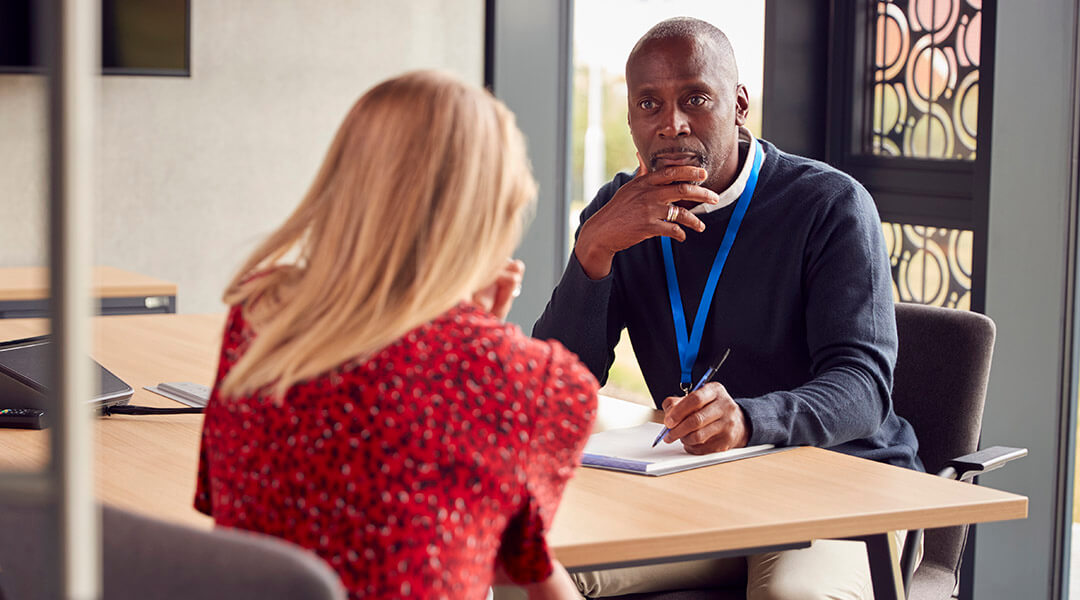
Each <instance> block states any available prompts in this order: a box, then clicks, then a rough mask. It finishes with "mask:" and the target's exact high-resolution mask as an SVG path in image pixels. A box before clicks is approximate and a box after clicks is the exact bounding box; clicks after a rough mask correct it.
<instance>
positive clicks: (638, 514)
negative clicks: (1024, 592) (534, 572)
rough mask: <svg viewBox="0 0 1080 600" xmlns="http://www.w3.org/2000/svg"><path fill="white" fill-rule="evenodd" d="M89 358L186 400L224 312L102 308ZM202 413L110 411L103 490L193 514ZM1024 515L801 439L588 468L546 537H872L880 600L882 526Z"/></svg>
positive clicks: (0, 328)
mask: <svg viewBox="0 0 1080 600" xmlns="http://www.w3.org/2000/svg"><path fill="white" fill-rule="evenodd" d="M94 323H95V335H94V340H95V344H94V347H95V351H94V357H95V358H96V359H97V360H98V362H101V363H102V364H103V365H104V366H105V367H106V368H108V369H110V370H112V371H113V372H114V373H116V374H117V375H118V376H120V378H122V379H124V380H125V381H127V382H128V383H129V384H131V386H132V387H134V388H135V389H136V392H135V396H134V398H132V403H135V404H141V405H151V406H178V404H176V403H174V402H172V401H171V400H168V399H165V398H162V397H160V396H157V395H155V394H152V393H150V392H147V391H145V390H143V389H142V386H144V385H150V384H155V383H159V382H162V381H193V382H198V383H206V384H209V383H211V381H212V377H213V373H214V369H215V367H216V361H217V352H218V347H219V344H220V335H221V328H222V326H223V317H221V316H205V315H145V316H128V317H110V318H98V319H96V320H95V322H94ZM46 326H47V322H45V321H41V320H7V321H0V340H6V339H13V338H18V337H26V336H29V335H36V334H39V333H41V332H42V331H43V330H44V329H45V328H46ZM656 416H657V413H656V411H653V410H652V409H649V408H646V407H642V406H638V405H632V404H629V403H626V402H622V401H619V400H613V399H602V402H601V411H600V419H599V422H598V429H604V428H611V427H623V426H631V425H635V424H638V423H641V422H644V421H647V420H653V419H655V418H656ZM201 420H202V417H201V416H200V415H171V416H163V417H158V416H139V417H125V416H113V417H109V418H106V419H102V420H101V421H99V422H98V424H97V435H98V444H97V448H98V455H97V467H98V471H97V474H96V475H97V485H98V493H99V495H100V497H101V498H102V500H103V501H105V502H107V503H109V504H112V505H115V506H118V507H121V508H124V509H127V510H131V511H134V512H140V513H145V514H149V515H152V516H156V517H158V518H161V519H165V520H168V521H172V522H178V523H185V524H188V525H192V526H195V527H210V526H211V525H212V523H211V521H210V519H209V518H207V517H206V516H204V515H202V514H200V513H198V512H196V511H195V510H194V508H192V504H191V503H192V498H193V495H194V491H195V476H196V468H197V462H198V443H199V432H200V427H201ZM46 444H47V440H46V436H45V435H44V433H43V432H36V431H16V430H0V469H6V470H25V469H29V468H35V467H38V466H40V465H42V464H43V463H44V461H45V458H46V451H47V450H46ZM1026 516H1027V499H1026V498H1025V497H1023V496H1018V495H1015V494H1010V493H1007V492H1002V491H998V490H994V489H989V488H984V487H979V486H974V485H970V484H966V483H959V482H955V481H948V480H944V479H940V478H937V477H933V476H930V475H926V474H923V473H916V472H914V471H909V470H906V469H900V468H897V467H891V466H888V465H883V464H880V463H875V462H871V461H867V460H863V459H858V458H854V457H850V456H846V455H843V454H838V453H835V452H830V451H827V450H821V449H818V448H796V449H791V450H787V451H784V452H779V453H776V454H770V455H767V456H762V457H758V458H754V459H751V460H745V461H737V462H733V463H726V464H723V465H717V466H713V467H707V468H703V469H696V470H692V471H686V472H683V473H676V474H673V475H667V476H664V477H643V476H637V475H629V474H624V473H616V472H611V471H601V470H595V469H580V470H578V472H577V474H576V475H575V477H574V479H573V480H572V481H571V482H570V484H569V486H568V487H567V490H566V493H565V495H564V497H563V500H562V505H561V507H560V509H559V512H558V514H557V515H556V518H555V522H554V525H553V528H552V531H551V533H550V536H549V544H550V546H551V547H552V548H553V549H554V550H555V552H556V554H557V555H558V557H559V559H560V560H561V561H562V562H563V564H565V565H566V566H567V567H568V568H570V569H575V570H581V569H585V568H596V567H600V566H628V565H633V564H644V563H651V562H664V561H670V560H678V559H681V558H696V557H702V556H725V555H742V554H747V553H750V552H753V551H756V550H762V549H769V548H776V547H785V546H798V545H805V544H806V543H807V542H809V541H810V540H814V539H823V538H849V537H863V538H865V539H866V540H867V542H868V549H869V551H870V556H871V563H872V565H873V567H872V568H873V569H874V572H875V579H876V580H879V581H885V582H887V583H888V582H891V583H892V584H893V585H892V589H891V590H889V589H885V590H884V592H882V591H880V590H881V589H882V588H875V593H876V595H877V597H878V598H879V600H881V599H882V598H885V597H902V593H903V592H902V590H899V592H897V590H896V589H895V582H896V570H895V568H894V566H893V560H892V558H893V555H892V553H894V552H895V549H894V548H891V547H890V546H889V542H888V540H889V539H890V536H888V535H885V532H887V531H891V530H896V529H917V528H928V527H942V526H950V525H959V524H963V523H980V522H986V521H999V520H1006V519H1020V518H1025V517H1026Z"/></svg>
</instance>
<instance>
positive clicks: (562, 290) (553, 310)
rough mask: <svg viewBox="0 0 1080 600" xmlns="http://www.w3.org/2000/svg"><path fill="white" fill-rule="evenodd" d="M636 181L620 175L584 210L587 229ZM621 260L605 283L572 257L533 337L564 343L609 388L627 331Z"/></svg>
mask: <svg viewBox="0 0 1080 600" xmlns="http://www.w3.org/2000/svg"><path fill="white" fill-rule="evenodd" d="M630 177H631V176H629V175H626V174H623V173H620V174H619V175H618V176H616V178H615V179H613V180H612V181H610V182H608V183H607V184H606V185H605V186H604V187H602V188H600V191H599V192H597V194H596V197H595V198H593V201H592V202H590V203H589V205H588V206H586V207H585V209H584V210H582V211H581V222H580V223H579V224H578V228H577V231H575V232H574V240H575V241H576V240H577V237H578V234H579V233H581V225H583V224H584V223H585V221H587V220H589V217H591V216H592V215H594V214H595V213H596V211H598V210H600V208H601V207H602V206H603V205H604V204H606V203H607V201H608V200H610V199H611V197H612V196H614V195H615V192H616V191H617V190H618V189H619V188H620V187H622V185H623V184H624V183H625V182H626V181H628V180H629V178H630ZM616 262H617V261H612V265H611V272H610V273H608V274H607V276H606V277H603V278H601V279H595V280H594V279H590V278H589V276H588V275H586V274H585V270H584V269H582V267H581V263H579V262H578V260H577V256H576V255H575V254H574V253H573V252H571V253H570V260H569V262H568V263H567V265H566V270H565V271H563V275H562V279H561V280H560V281H559V284H558V285H557V286H556V287H555V290H554V291H553V292H552V293H551V299H550V300H549V301H548V304H547V307H545V308H544V312H543V314H541V315H540V318H539V319H537V321H536V323H535V324H534V325H533V330H532V335H533V337H535V338H538V339H542V340H551V339H553V340H558V341H559V342H561V343H562V344H563V345H564V346H566V348H567V349H568V350H570V351H571V352H573V353H575V354H577V355H578V358H580V359H581V362H583V363H585V366H586V367H588V369H589V371H590V372H591V373H592V374H593V376H594V377H596V379H597V380H598V381H599V382H600V385H604V384H605V383H606V382H607V375H608V369H609V368H610V367H611V363H612V362H614V360H615V345H616V344H618V343H619V336H620V335H621V334H622V329H623V326H624V323H623V317H622V312H621V310H620V306H619V301H618V298H617V296H618V294H617V293H616V292H615V275H616V269H617V268H618V267H617V266H616Z"/></svg>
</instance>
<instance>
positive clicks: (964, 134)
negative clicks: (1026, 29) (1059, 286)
mask: <svg viewBox="0 0 1080 600" xmlns="http://www.w3.org/2000/svg"><path fill="white" fill-rule="evenodd" d="M837 6H838V11H837V13H838V18H837V20H836V22H835V25H836V26H837V29H838V31H839V35H837V36H835V40H836V41H835V44H836V45H835V46H834V50H835V52H836V56H839V57H840V59H839V60H838V61H837V62H836V64H834V65H833V66H834V67H838V68H839V71H840V76H839V77H837V78H836V81H837V82H839V83H840V85H839V86H837V87H836V88H834V89H833V90H831V93H832V94H833V98H832V100H831V101H830V110H831V115H832V117H833V119H832V120H833V122H834V123H836V124H837V125H838V127H836V128H835V130H834V131H832V132H830V135H831V139H830V147H829V160H830V161H831V162H833V163H834V164H837V165H838V166H840V168H842V169H844V170H846V171H848V172H849V173H851V174H852V175H853V176H855V178H856V179H858V180H859V181H861V182H862V183H863V184H864V185H866V187H867V188H868V189H869V190H870V192H871V193H872V194H873V196H874V199H875V201H876V202H877V204H878V210H879V211H880V212H881V216H882V220H883V221H884V231H885V239H886V242H887V243H888V247H889V254H890V260H891V263H892V271H893V284H894V287H893V291H894V297H895V299H896V300H897V301H900V302H918V303H922V304H932V305H935V306H948V307H952V308H962V309H972V308H974V309H976V310H981V309H982V300H981V299H982V297H983V294H984V289H983V283H982V277H983V275H982V274H983V273H984V271H985V263H984V261H985V252H983V251H981V250H980V249H981V248H985V244H986V240H985V230H986V214H987V204H986V202H987V199H986V189H987V175H986V173H987V171H986V168H987V165H988V161H987V157H986V156H985V155H984V154H980V153H978V152H977V150H978V146H979V141H980V139H981V138H985V137H987V136H988V133H989V132H988V130H984V131H982V135H980V127H979V113H980V112H986V111H987V110H988V106H989V103H988V99H989V94H986V97H985V98H983V99H982V101H981V103H980V94H979V91H980V86H982V87H983V91H984V92H987V91H988V90H989V89H990V88H989V83H988V81H986V80H988V76H987V74H986V73H987V72H988V71H989V70H988V69H984V68H983V67H984V65H983V63H984V62H985V61H983V60H981V58H982V57H988V56H990V55H992V53H990V52H986V48H984V45H985V44H986V42H987V41H988V40H984V39H983V34H984V31H985V23H986V22H987V21H986V20H985V18H984V13H985V12H986V11H985V10H984V7H983V3H982V1H981V0H862V1H860V2H851V3H838V4H837ZM990 41H992V40H990Z"/></svg>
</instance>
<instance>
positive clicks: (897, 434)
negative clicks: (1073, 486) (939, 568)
mask: <svg viewBox="0 0 1080 600" xmlns="http://www.w3.org/2000/svg"><path fill="white" fill-rule="evenodd" d="M626 85H627V97H628V105H629V106H628V110H629V115H628V118H629V125H630V131H631V133H632V135H633V139H634V144H635V146H636V147H637V150H638V161H639V168H638V170H637V172H636V174H634V175H627V174H624V173H620V174H617V175H616V176H615V178H614V179H613V180H612V181H611V182H609V183H607V184H606V185H605V186H604V187H602V188H601V189H600V191H599V193H598V194H597V195H596V198H595V199H594V200H593V201H592V202H591V203H590V204H589V205H588V206H587V207H586V208H585V210H584V211H583V212H582V215H581V226H580V227H579V229H578V232H577V241H576V244H575V246H574V251H573V254H572V256H571V259H570V262H569V264H568V265H567V268H566V272H565V273H564V274H563V277H562V280H561V282H560V283H559V285H558V287H557V288H556V289H555V291H554V292H553V294H552V297H551V301H550V302H549V304H548V306H547V309H546V310H545V311H544V314H543V315H542V316H541V317H540V319H539V320H538V321H537V323H536V325H535V327H534V330H533V335H535V336H536V337H540V338H556V339H558V340H560V341H562V342H563V343H564V344H565V345H566V346H567V347H568V348H569V349H570V350H572V351H574V352H576V353H577V354H578V355H579V357H580V358H581V359H582V361H584V362H585V364H586V365H587V366H588V367H589V368H590V370H592V372H593V374H594V375H596V377H597V378H598V379H599V380H600V381H601V382H602V383H603V382H604V381H605V380H606V378H607V371H608V368H609V367H610V365H611V362H612V360H613V357H614V352H613V349H614V346H615V344H616V343H617V342H618V339H619V335H620V333H621V331H622V329H623V328H624V327H625V328H626V329H627V331H628V333H629V335H630V341H631V343H632V344H633V347H634V352H635V354H636V356H637V360H638V362H639V364H640V366H641V368H642V372H643V374H644V376H645V380H646V383H647V384H648V386H649V391H650V393H651V395H652V397H653V399H654V401H655V402H656V403H657V406H658V407H659V408H663V409H664V412H665V417H664V420H665V421H664V422H665V425H666V426H667V427H669V428H670V429H671V432H670V433H669V434H668V435H667V436H666V437H665V440H666V441H667V442H668V443H670V442H673V441H675V440H682V442H683V444H684V446H685V447H686V450H687V451H688V452H692V453H706V452H715V451H721V450H727V449H729V448H735V447H742V446H746V445H752V444H763V443H771V444H776V445H778V446H798V445H813V446H820V447H825V448H831V449H833V450H837V451H839V452H845V453H848V454H853V455H856V456H861V457H864V458H869V459H872V460H878V461H882V462H887V463H890V464H893V465H899V466H902V467H907V468H913V469H922V465H921V463H920V462H919V459H918V457H917V456H916V450H917V446H918V445H917V442H916V440H915V435H914V432H913V431H912V429H911V426H910V425H909V424H908V423H907V422H906V421H904V420H903V419H902V418H900V417H898V416H897V415H896V414H895V413H894V412H893V410H892V402H891V399H890V390H891V388H892V373H893V366H894V363H895V360H896V344H897V342H896V324H895V319H894V312H893V300H892V290H891V279H890V273H889V263H888V257H887V255H886V252H885V249H884V241H883V237H882V233H881V223H880V221H879V219H878V216H877V212H876V209H875V207H874V204H873V201H872V200H871V198H870V196H869V194H868V193H867V192H866V190H865V189H863V187H862V186H860V185H859V184H858V183H857V182H855V181H854V180H853V179H851V178H850V177H848V176H847V175H845V174H843V173H841V172H839V171H836V170H835V169H832V168H830V167H829V166H828V165H825V164H822V163H819V162H816V161H813V160H809V159H806V158H801V157H798V156H794V155H791V154H787V153H784V152H783V151H781V150H779V149H778V148H776V147H775V146H773V145H772V144H769V143H768V142H765V141H762V140H755V139H754V138H753V136H752V135H751V134H750V132H749V131H748V130H747V129H745V128H744V127H743V124H744V123H745V121H746V116H747V111H748V108H749V98H748V94H747V90H746V88H745V87H744V86H743V85H741V84H739V83H738V71H737V68H736V64H735V58H734V53H733V52H732V49H731V45H730V43H729V42H728V40H727V38H726V36H725V35H724V34H723V32H721V31H720V30H719V29H716V28H715V27H713V26H712V25H709V24H708V23H705V22H703V21H699V20H696V19H688V18H679V19H671V20H668V21H664V22H661V23H660V24H658V25H656V26H655V27H653V28H652V29H651V30H650V31H649V32H647V33H646V34H645V36H644V37H642V38H641V40H639V41H638V43H637V45H636V46H635V47H634V49H633V50H632V51H631V53H630V56H629V58H628V59H627V62H626ZM699 305H700V306H701V308H700V309H699ZM727 349H730V356H729V358H728V359H727V361H726V362H725V363H724V364H723V366H722V367H721V368H720V370H719V371H718V373H717V376H716V377H715V378H714V379H716V380H717V381H716V382H712V383H707V384H705V385H704V386H702V387H701V388H700V389H698V390H697V391H694V392H693V393H689V394H686V393H685V391H686V390H687V389H688V388H689V387H690V386H691V385H692V384H693V383H696V382H697V381H698V378H700V377H701V376H702V374H703V373H704V372H705V370H706V369H707V368H708V367H709V366H710V365H713V364H715V363H716V361H717V359H718V358H719V357H720V356H721V355H722V354H724V352H725V350H727ZM657 509H658V510H663V508H662V507H657ZM898 535H899V534H898ZM740 560H741V559H740ZM732 572H734V573H735V575H734V577H733V576H732V575H731V573H732ZM741 577H746V578H747V579H746V580H747V592H748V597H750V598H791V597H797V598H819V597H820V598H825V597H829V598H838V597H843V598H848V597H851V598H865V597H870V596H871V595H872V594H871V591H870V581H869V572H868V569H867V566H866V553H865V547H864V546H863V545H862V544H860V543H856V542H842V541H818V542H815V543H814V544H813V545H812V546H811V547H810V548H806V549H802V550H793V551H788V552H776V553H769V554H764V555H758V556H751V557H748V558H747V559H745V560H742V562H739V563H735V564H734V566H733V563H731V561H705V562H698V563H681V564H678V565H672V566H666V565H661V566H657V567H649V568H637V569H620V570H615V571H608V572H601V573H592V574H586V575H582V576H578V577H577V583H578V585H579V588H581V589H582V591H583V592H584V593H586V594H588V595H590V596H591V595H609V594H617V593H628V592H634V591H643V590H647V589H665V588H674V587H686V586H687V585H701V584H703V583H709V582H713V583H724V582H727V583H731V582H732V581H733V580H734V581H738V580H739V579H740V578H741Z"/></svg>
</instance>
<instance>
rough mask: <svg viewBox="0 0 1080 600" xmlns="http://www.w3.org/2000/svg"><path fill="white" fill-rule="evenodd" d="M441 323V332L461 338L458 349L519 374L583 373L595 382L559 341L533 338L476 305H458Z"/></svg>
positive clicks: (577, 376) (577, 375) (562, 374)
mask: <svg viewBox="0 0 1080 600" xmlns="http://www.w3.org/2000/svg"><path fill="white" fill-rule="evenodd" d="M441 320H442V321H443V323H442V324H441V329H442V330H443V331H444V332H454V333H453V334H452V335H457V336H459V339H458V341H459V342H460V345H459V347H460V348H462V349H463V350H465V351H466V352H467V353H469V354H471V355H472V356H473V357H474V358H477V359H486V361H492V362H495V363H501V364H503V365H504V366H508V367H512V369H513V370H517V371H519V372H520V371H522V370H527V371H530V372H533V374H539V373H540V372H547V373H549V374H551V375H554V376H556V377H566V376H573V377H575V378H579V377H580V376H581V373H580V372H584V374H585V375H588V378H589V379H592V381H593V383H595V378H593V377H592V375H591V374H589V372H588V369H586V368H585V367H584V365H582V364H581V361H580V360H578V358H577V355H575V354H574V353H573V352H570V351H569V350H567V349H566V347H564V346H563V345H562V344H561V343H559V342H558V341H557V340H539V339H536V338H533V337H530V336H528V335H526V334H525V333H524V332H523V331H522V330H521V328H520V327H518V326H517V325H515V324H513V323H507V322H504V321H501V320H499V319H497V318H496V317H495V316H494V315H492V314H490V313H488V312H486V311H483V310H481V309H479V308H477V307H475V306H472V305H470V304H466V303H463V304H459V305H458V306H456V307H454V308H453V309H451V310H450V311H449V312H447V313H446V314H445V315H444V316H443V319H441ZM436 323H438V321H436ZM486 361H485V362H486Z"/></svg>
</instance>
